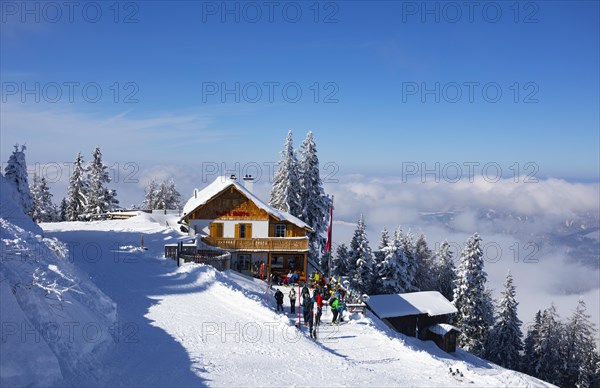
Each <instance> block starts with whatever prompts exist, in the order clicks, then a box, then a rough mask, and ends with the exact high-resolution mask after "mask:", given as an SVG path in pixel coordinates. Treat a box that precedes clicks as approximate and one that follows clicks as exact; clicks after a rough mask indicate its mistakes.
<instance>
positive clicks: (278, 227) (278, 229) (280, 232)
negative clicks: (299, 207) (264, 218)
mask: <svg viewBox="0 0 600 388" xmlns="http://www.w3.org/2000/svg"><path fill="white" fill-rule="evenodd" d="M275 237H285V224H275Z"/></svg>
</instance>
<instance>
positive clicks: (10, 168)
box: [4, 144, 33, 213]
mask: <svg viewBox="0 0 600 388" xmlns="http://www.w3.org/2000/svg"><path fill="white" fill-rule="evenodd" d="M26 149H27V147H25V145H22V146H21V149H20V150H19V145H18V144H15V150H14V151H13V153H12V154H11V155H10V157H9V158H8V163H7V164H6V167H5V168H4V177H5V178H6V181H7V182H10V183H11V184H12V185H13V187H14V188H15V194H16V195H17V196H18V198H15V202H16V203H17V204H19V205H20V206H21V209H23V213H29V212H30V211H31V207H32V206H33V198H32V197H31V191H30V190H29V180H28V178H27V162H26V161H25V150H26Z"/></svg>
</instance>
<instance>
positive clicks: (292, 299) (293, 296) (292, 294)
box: [288, 287, 296, 314]
mask: <svg viewBox="0 0 600 388" xmlns="http://www.w3.org/2000/svg"><path fill="white" fill-rule="evenodd" d="M288 297H289V298H290V314H293V313H294V310H295V309H296V291H295V290H294V287H292V289H291V290H290V293H289V294H288Z"/></svg>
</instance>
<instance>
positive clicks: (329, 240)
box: [327, 195, 333, 281]
mask: <svg viewBox="0 0 600 388" xmlns="http://www.w3.org/2000/svg"><path fill="white" fill-rule="evenodd" d="M328 232H329V233H327V234H328V235H327V239H328V243H329V260H328V261H329V263H328V265H327V267H328V272H329V281H331V266H332V265H333V260H332V259H331V251H332V249H331V248H332V247H331V245H332V241H331V240H332V238H331V237H332V234H333V195H331V208H330V209H329V231H328Z"/></svg>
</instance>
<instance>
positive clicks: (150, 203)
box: [142, 178, 158, 210]
mask: <svg viewBox="0 0 600 388" xmlns="http://www.w3.org/2000/svg"><path fill="white" fill-rule="evenodd" d="M144 192H145V194H144V202H143V203H142V208H144V209H146V210H154V209H156V208H157V207H156V206H157V196H158V183H156V180H155V179H154V178H152V179H151V180H150V182H148V185H147V186H146V189H145V190H144Z"/></svg>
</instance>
